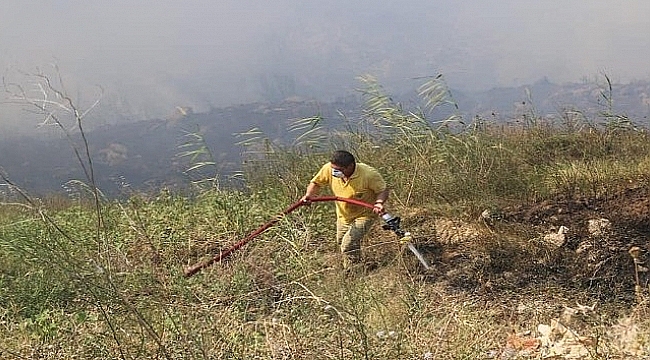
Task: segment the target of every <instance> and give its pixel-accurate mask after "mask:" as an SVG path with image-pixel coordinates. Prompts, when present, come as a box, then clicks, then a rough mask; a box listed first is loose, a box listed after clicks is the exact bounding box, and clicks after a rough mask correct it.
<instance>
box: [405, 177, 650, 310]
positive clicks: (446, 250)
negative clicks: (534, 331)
mask: <svg viewBox="0 0 650 360" xmlns="http://www.w3.org/2000/svg"><path fill="white" fill-rule="evenodd" d="M406 215H407V216H406V217H405V220H406V221H404V225H405V226H408V227H409V229H412V230H413V232H414V233H420V234H426V233H427V232H429V233H430V229H431V228H432V227H433V226H435V228H436V229H435V232H436V235H435V236H428V237H426V236H425V237H420V238H419V239H416V241H415V242H416V243H417V245H418V248H419V249H420V250H421V252H423V253H424V254H425V255H426V258H427V259H429V261H430V262H431V264H432V265H433V269H432V270H430V271H426V270H424V269H423V267H421V266H419V265H418V263H417V260H415V258H414V257H413V256H411V255H410V254H408V251H406V252H404V253H403V254H404V256H403V257H402V258H403V259H404V261H405V264H407V267H408V268H409V269H412V271H413V272H414V273H418V274H419V275H421V276H423V277H424V278H427V279H430V281H435V282H439V281H444V282H445V283H447V284H448V285H449V286H451V287H453V288H456V289H458V290H461V291H469V292H472V293H479V294H495V295H498V294H504V292H511V293H512V292H518V293H521V292H537V291H539V290H542V289H545V288H546V289H549V288H553V289H558V288H559V289H563V290H566V292H567V293H575V294H580V295H582V297H583V298H585V297H587V298H589V299H590V300H593V301H599V302H601V303H603V302H605V303H628V304H631V303H633V302H634V301H635V299H638V295H639V290H640V289H639V287H638V286H637V285H639V286H641V290H642V291H643V293H644V294H645V293H646V292H647V289H648V284H649V280H650V276H648V271H647V270H645V267H650V266H649V265H650V263H649V262H648V261H646V260H647V258H648V256H647V254H648V251H650V216H649V215H650V188H648V187H630V188H627V189H625V190H622V191H620V192H617V193H613V194H610V196H607V197H602V198H569V197H557V198H555V199H552V200H545V201H543V202H539V203H530V204H525V205H517V206H512V207H509V208H505V209H502V210H501V211H500V212H499V214H498V216H495V217H493V218H489V219H479V220H477V221H475V222H472V221H470V222H465V223H462V222H457V221H456V222H452V221H447V222H443V221H441V220H438V221H436V223H435V224H431V220H430V219H431V216H430V215H431V214H418V213H414V214H406ZM427 219H429V220H427ZM599 219H607V222H604V223H605V224H607V225H606V226H605V225H603V226H601V227H599V228H598V229H597V231H594V229H593V227H592V228H591V229H590V228H589V221H590V220H592V221H593V220H599ZM600 221H601V223H603V222H602V220H600ZM450 224H451V225H450ZM561 226H566V227H567V228H568V229H569V230H567V232H566V235H565V239H564V241H563V242H562V243H561V244H559V243H556V244H553V243H549V242H548V241H547V240H546V239H545V235H546V234H549V233H556V232H557V230H558V229H559V228H560V227H561ZM450 229H452V230H450ZM450 231H451V232H450ZM451 233H453V234H451ZM450 234H451V235H450ZM635 247H636V248H638V249H639V252H638V256H637V260H636V265H635V259H634V258H633V257H632V255H631V253H630V249H633V248H635Z"/></svg>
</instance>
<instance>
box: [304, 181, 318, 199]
mask: <svg viewBox="0 0 650 360" xmlns="http://www.w3.org/2000/svg"><path fill="white" fill-rule="evenodd" d="M319 191H320V186H319V185H318V184H316V183H315V182H310V183H309V185H307V191H305V196H303V197H302V198H301V199H300V200H301V201H302V202H306V203H308V202H310V199H311V198H313V197H314V196H316V194H318V192H319Z"/></svg>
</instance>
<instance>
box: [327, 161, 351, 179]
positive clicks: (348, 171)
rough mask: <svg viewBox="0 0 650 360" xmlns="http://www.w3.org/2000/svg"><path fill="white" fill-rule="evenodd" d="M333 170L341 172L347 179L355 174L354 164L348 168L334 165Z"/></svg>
mask: <svg viewBox="0 0 650 360" xmlns="http://www.w3.org/2000/svg"><path fill="white" fill-rule="evenodd" d="M331 166H332V170H336V171H340V172H342V173H343V175H345V176H346V177H350V176H351V175H352V173H354V163H352V164H350V165H348V166H339V165H335V164H332V165H331Z"/></svg>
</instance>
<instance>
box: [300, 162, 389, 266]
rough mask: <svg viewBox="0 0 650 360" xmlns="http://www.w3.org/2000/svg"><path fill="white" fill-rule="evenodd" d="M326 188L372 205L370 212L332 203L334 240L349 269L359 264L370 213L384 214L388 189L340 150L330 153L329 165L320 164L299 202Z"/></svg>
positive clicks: (371, 217) (367, 168) (370, 169)
mask: <svg viewBox="0 0 650 360" xmlns="http://www.w3.org/2000/svg"><path fill="white" fill-rule="evenodd" d="M326 185H329V186H330V187H331V189H332V192H333V193H334V195H335V196H338V197H342V198H350V199H356V200H361V201H363V202H367V203H370V204H374V207H373V209H372V210H370V209H368V208H366V207H363V206H359V205H353V204H349V203H346V202H342V201H337V202H336V240H337V241H338V242H339V243H340V244H341V252H342V254H343V267H344V269H346V270H349V269H350V268H351V266H352V265H353V264H355V263H359V262H360V261H361V240H362V239H363V237H364V236H365V235H366V234H367V233H368V230H370V227H371V226H372V224H373V222H374V221H375V219H376V216H375V215H374V214H377V215H380V214H382V213H383V212H384V203H385V202H386V199H388V188H387V187H386V182H385V181H384V179H383V178H382V176H381V175H380V174H379V172H378V171H377V170H376V169H374V168H373V167H371V166H369V165H366V164H364V163H357V162H356V160H355V158H354V156H353V155H352V154H351V153H349V152H347V151H344V150H338V151H335V152H334V153H333V154H332V157H331V159H330V162H328V163H327V164H325V165H323V166H322V167H321V169H320V170H319V171H318V173H317V174H316V175H315V176H314V178H313V179H312V180H311V182H310V183H309V185H308V186H307V191H306V193H305V196H303V197H302V199H301V200H302V201H304V202H306V203H309V202H310V199H311V198H312V197H314V196H315V195H316V194H318V192H319V191H320V189H321V188H322V187H324V186H326ZM373 213H374V214H373Z"/></svg>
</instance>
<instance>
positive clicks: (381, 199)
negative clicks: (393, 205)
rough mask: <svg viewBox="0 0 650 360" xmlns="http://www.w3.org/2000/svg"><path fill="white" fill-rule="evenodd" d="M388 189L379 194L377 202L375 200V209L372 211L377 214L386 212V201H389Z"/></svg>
mask: <svg viewBox="0 0 650 360" xmlns="http://www.w3.org/2000/svg"><path fill="white" fill-rule="evenodd" d="M388 193H389V191H388V188H386V189H384V191H382V192H380V193H379V194H377V200H375V207H374V208H373V209H372V211H373V212H374V213H375V214H381V213H383V212H384V203H385V202H386V200H388Z"/></svg>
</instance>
